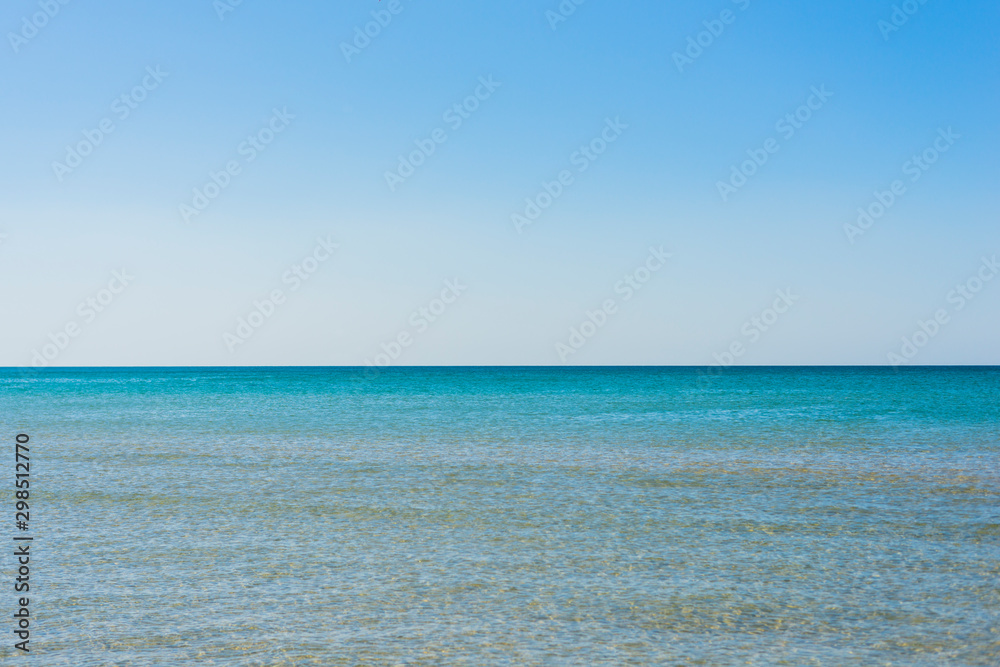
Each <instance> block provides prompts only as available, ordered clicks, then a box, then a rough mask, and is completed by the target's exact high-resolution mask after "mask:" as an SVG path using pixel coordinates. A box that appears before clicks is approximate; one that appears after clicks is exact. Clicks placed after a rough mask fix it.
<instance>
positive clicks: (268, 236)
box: [0, 0, 1000, 367]
mask: <svg viewBox="0 0 1000 667" xmlns="http://www.w3.org/2000/svg"><path fill="white" fill-rule="evenodd" d="M0 28H2V32H3V34H4V43H3V44H2V45H0V77H2V78H0V81H2V86H0V101H2V104H0V118H2V120H3V156H4V159H3V160H2V161H0V283H2V285H3V288H4V289H3V290H2V292H0V321H2V322H3V325H4V326H3V327H0V366H27V367H31V366H36V367H43V366H48V367H52V366H200V365H212V366H243V365H337V366H340V365H346V366H356V365H365V364H372V365H378V366H388V365H393V366H406V365H494V364H496V365H522V364H523V365H561V364H568V365H606V364H612V365H619V364H620V365H699V366H706V365H715V366H718V367H728V366H731V365H771V364H776V365H784V364H789V365H798V364H874V365H894V366H902V365H920V364H1000V342H998V341H1000V337H998V336H997V333H996V332H997V330H998V329H1000V280H993V278H994V277H996V275H997V273H998V272H1000V267H997V265H996V257H997V256H998V254H1000V233H998V225H997V213H998V210H1000V206H998V205H1000V194H998V190H1000V189H998V187H997V183H998V175H1000V163H998V161H997V160H996V156H997V155H998V153H1000V125H998V122H997V120H996V119H997V117H998V116H997V108H998V106H1000V105H998V101H1000V76H998V64H1000V57H998V56H1000V40H998V39H997V35H998V30H1000V6H998V5H997V4H996V3H994V2H987V1H986V0H958V1H955V2H947V3H946V2H940V1H938V0H925V1H924V2H920V0H908V2H902V3H901V2H898V1H897V2H893V1H892V0H876V1H874V2H865V3H844V2H839V3H801V5H799V4H795V5H791V6H790V5H789V3H778V2H765V1H763V0H738V1H736V2H734V1H732V0H713V1H711V2H706V1H699V2H693V1H685V0H681V1H678V2H672V3H662V2H653V1H651V0H639V1H636V2H630V3H623V2H609V1H607V0H585V1H583V2H579V0H564V1H563V2H561V3H560V2H558V1H557V0H531V1H528V0H507V1H506V2H503V3H466V2H455V1H443V2H436V3H430V2H424V1H423V0H392V1H391V2H390V1H389V0H382V1H381V2H376V1H375V0H364V1H362V0H352V1H351V2H338V3H328V2H318V1H310V0H302V1H300V2H288V3H277V2H265V1H264V0H243V1H242V2H237V1H236V0H215V1H213V0H177V1H175V2H171V3H134V2H123V1H120V0H105V1H104V2H101V3H87V2H83V1H82V0H68V1H67V0H41V1H39V0H33V1H28V0H11V1H10V2H7V3H5V4H4V6H3V8H2V9H0Z"/></svg>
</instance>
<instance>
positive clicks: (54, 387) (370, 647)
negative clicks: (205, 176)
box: [0, 368, 1000, 665]
mask: <svg viewBox="0 0 1000 667" xmlns="http://www.w3.org/2000/svg"><path fill="white" fill-rule="evenodd" d="M0 428H2V431H0V432H2V433H3V438H4V440H5V441H6V442H7V445H6V446H7V447H9V451H10V452H13V449H14V445H13V443H14V436H15V434H16V433H18V432H24V433H27V434H29V435H30V436H31V466H32V468H31V473H32V478H31V479H32V486H31V492H32V496H31V512H32V521H31V531H30V532H31V534H32V535H33V536H35V542H34V546H33V549H34V552H33V560H32V575H31V576H32V582H31V586H32V589H31V592H32V602H31V605H32V613H33V626H32V629H33V634H32V644H31V646H32V658H31V659H32V660H33V661H34V663H35V664H39V665H42V664H44V665H64V664H65V665H109V664H115V665H118V664H121V665H130V664H131V665H147V664H148V665H182V664H199V665H299V664H301V665H307V664H317V665H339V664H344V665H348V664H403V665H416V664H464V665H484V664H508V665H534V664H565V665H570V664H572V665H604V664H606V665H620V664H661V665H662V664H666V665H674V664H677V665H682V664H683V665H698V664H702V665H720V664H734V665H735V664H740V665H744V664H749V665H775V664H787V665H810V664H824V665H890V664H891V665H997V664H1000V472H998V471H1000V466H998V463H1000V369H996V368H978V369H977V368H937V369H921V368H911V369H906V370H903V371H899V372H896V371H894V370H891V369H862V368H853V369H852V368H845V369H824V368H799V369H791V368H773V369H729V370H726V371H725V372H722V373H719V374H717V375H712V376H707V375H705V374H704V372H703V371H700V370H698V369H670V368H666V369H660V368H607V369H596V368H595V369H571V368H569V369H568V368H559V369H543V368H536V369H531V368H520V369H519V368H509V369H472V368H470V369H387V370H383V371H380V372H378V373H370V372H367V371H363V370H358V369H127V370H126V369H120V370H115V369H110V370H109V369H75V370H47V371H42V372H39V373H36V374H31V375H24V374H22V373H20V372H18V371H15V370H0ZM5 460H7V461H8V463H7V464H5V467H4V470H3V472H2V474H3V475H4V479H5V480H8V482H5V483H9V480H12V479H13V474H14V470H13V467H14V464H13V454H11V455H10V456H9V457H8V458H6V459H5ZM8 502H9V503H10V505H11V507H10V508H9V514H10V515H11V516H10V517H8V519H7V520H5V521H6V522H7V523H8V524H9V525H8V529H7V530H6V531H4V532H3V534H0V539H4V540H6V541H7V543H8V545H9V544H11V542H10V537H12V536H13V535H14V534H15V533H17V531H16V530H15V528H14V525H13V523H14V522H13V506H12V505H13V500H12V499H11V500H10V501H8ZM3 551H4V553H5V556H4V559H3V561H2V562H3V566H4V572H5V575H4V576H5V579H7V580H8V581H10V580H11V579H12V578H13V569H14V563H13V558H12V557H11V556H10V553H12V551H13V549H10V548H5V549H4V550H3ZM2 590H4V591H6V592H5V593H3V594H2V595H0V609H4V610H8V611H4V613H3V614H2V615H3V616H4V617H6V618H8V621H7V622H4V623H0V634H2V636H4V637H7V638H8V639H7V640H5V641H4V643H3V646H2V647H0V657H2V658H3V661H4V662H6V661H7V660H10V661H11V662H13V659H12V658H11V656H12V655H13V654H14V653H15V651H14V650H13V648H12V644H13V641H14V640H13V639H11V638H12V637H13V635H12V632H11V631H12V629H13V623H11V622H10V620H11V613H12V612H13V603H14V598H15V596H14V593H13V592H12V590H11V587H10V586H9V585H6V584H5V585H4V586H3V587H2Z"/></svg>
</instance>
